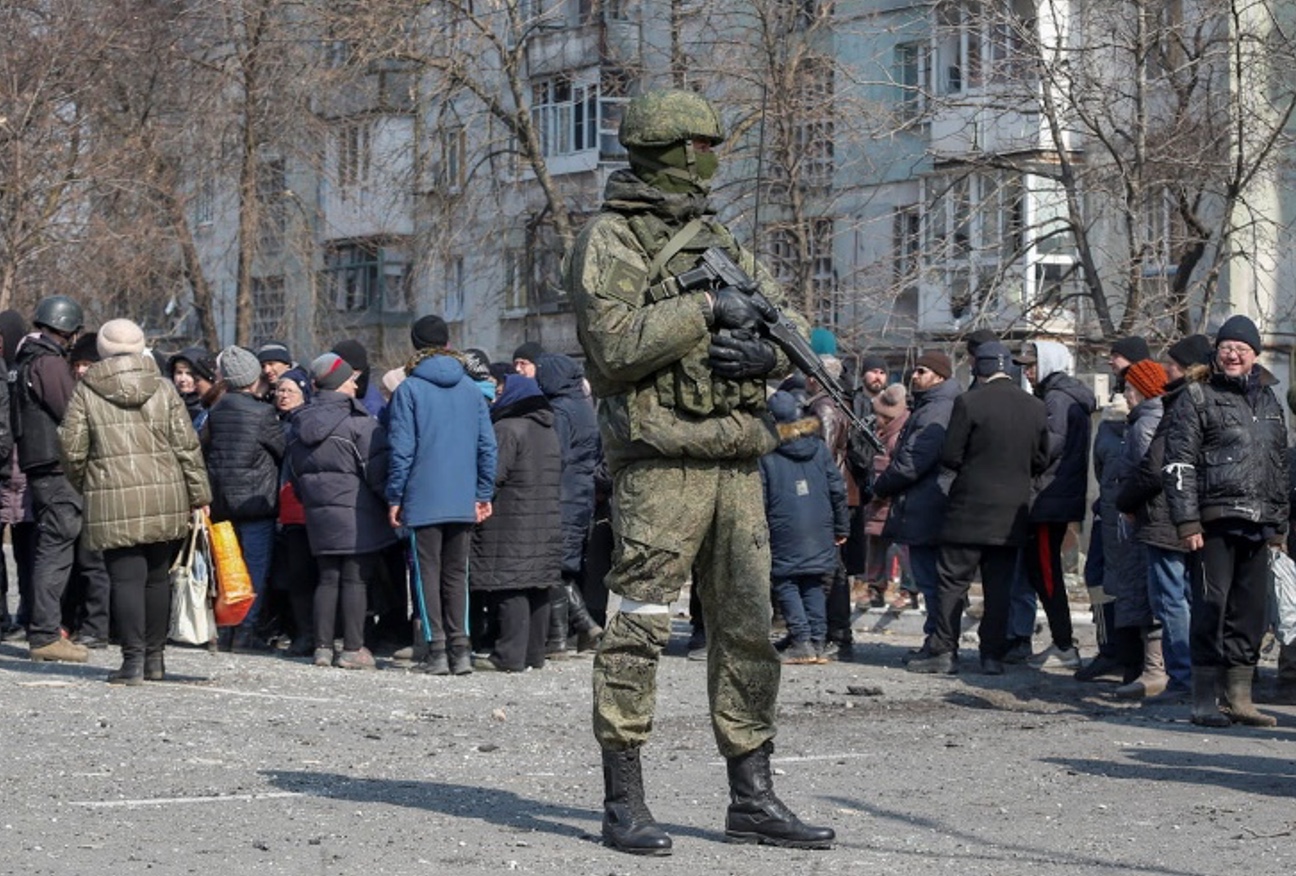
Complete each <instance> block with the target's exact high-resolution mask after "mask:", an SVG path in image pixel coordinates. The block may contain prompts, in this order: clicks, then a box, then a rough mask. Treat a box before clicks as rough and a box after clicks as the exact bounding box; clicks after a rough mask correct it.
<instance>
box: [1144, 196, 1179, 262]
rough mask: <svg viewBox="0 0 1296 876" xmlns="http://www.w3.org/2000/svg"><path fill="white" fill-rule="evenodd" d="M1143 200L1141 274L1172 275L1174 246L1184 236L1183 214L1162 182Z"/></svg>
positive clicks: (1175, 247) (1175, 246)
mask: <svg viewBox="0 0 1296 876" xmlns="http://www.w3.org/2000/svg"><path fill="white" fill-rule="evenodd" d="M1144 197H1145V200H1144V202H1143V246H1144V250H1143V251H1144V261H1143V273H1144V275H1145V276H1146V275H1149V274H1155V275H1159V276H1172V275H1174V274H1175V273H1176V271H1177V265H1176V262H1175V250H1176V249H1177V248H1178V247H1177V244H1178V243H1180V242H1182V241H1183V239H1184V231H1183V218H1182V217H1181V216H1180V215H1179V211H1178V210H1177V209H1176V205H1175V198H1174V193H1173V192H1171V190H1170V189H1169V188H1167V187H1165V186H1160V187H1157V188H1155V189H1153V190H1152V191H1149V192H1147V193H1146V195H1145V196H1144Z"/></svg>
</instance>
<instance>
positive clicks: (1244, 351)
mask: <svg viewBox="0 0 1296 876" xmlns="http://www.w3.org/2000/svg"><path fill="white" fill-rule="evenodd" d="M1215 349H1216V350H1217V351H1218V352H1219V354H1220V355H1221V356H1233V357H1235V358H1238V359H1245V358H1246V357H1247V355H1248V354H1253V353H1255V350H1252V349H1251V346H1250V345H1249V344H1220V345H1219V346H1218V347H1216V348H1215Z"/></svg>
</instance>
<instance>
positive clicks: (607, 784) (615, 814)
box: [603, 748, 671, 855]
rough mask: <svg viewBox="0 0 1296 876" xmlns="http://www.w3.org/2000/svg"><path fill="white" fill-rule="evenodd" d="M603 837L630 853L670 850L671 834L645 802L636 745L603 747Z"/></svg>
mask: <svg viewBox="0 0 1296 876" xmlns="http://www.w3.org/2000/svg"><path fill="white" fill-rule="evenodd" d="M603 841H604V842H605V843H607V844H608V845H609V846H611V847H612V848H614V849H616V850H617V851H619V852H629V853H630V854H632V855H669V854H670V853H671V838H670V837H669V836H668V835H667V834H666V831H664V830H662V829H661V827H659V826H658V824H657V822H656V820H654V819H653V817H652V813H651V812H649V811H648V804H647V803H645V802H644V789H643V771H642V769H641V768H640V764H639V749H637V748H628V749H626V750H625V751H608V750H607V749H604V751H603Z"/></svg>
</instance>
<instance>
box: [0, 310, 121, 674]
mask: <svg viewBox="0 0 1296 876" xmlns="http://www.w3.org/2000/svg"><path fill="white" fill-rule="evenodd" d="M32 322H33V323H34V324H35V326H36V328H37V329H38V330H39V334H37V335H34V336H28V337H27V338H25V339H24V340H23V342H22V344H21V345H20V346H19V348H18V354H17V362H16V366H17V368H16V370H17V376H16V380H15V381H14V398H13V403H14V406H15V414H16V416H15V417H14V422H15V423H16V431H17V438H18V441H17V444H18V462H19V465H21V466H22V470H23V473H24V474H26V475H27V485H28V488H29V489H30V490H31V496H32V510H33V512H34V514H35V516H36V550H35V555H34V557H33V561H32V565H33V567H34V572H33V577H32V608H31V618H30V621H29V623H28V627H27V644H28V646H29V648H30V652H29V653H30V655H31V659H32V660H35V661H38V662H39V661H45V660H62V661H66V662H70V663H84V662H85V661H86V659H87V657H88V652H87V650H86V648H85V647H83V646H82V645H81V644H77V643H74V642H72V641H70V640H69V639H68V638H67V635H66V633H65V631H64V630H63V629H62V627H61V626H60V623H61V621H62V608H61V604H60V603H61V601H62V598H63V591H64V590H65V589H66V588H67V584H68V577H69V575H70V574H71V572H72V568H73V565H74V564H75V565H77V566H79V567H80V569H81V571H82V574H83V575H84V576H85V577H86V580H87V586H86V606H85V609H86V624H85V625H84V626H83V627H82V630H81V634H82V636H83V637H86V638H88V639H90V640H97V641H107V638H108V594H109V590H110V585H109V583H108V573H107V571H106V570H105V568H104V564H103V555H102V554H99V553H97V552H95V551H90V550H85V549H83V548H82V546H81V542H80V534H81V515H82V504H81V494H80V493H78V492H77V491H76V490H75V489H74V488H73V487H72V484H71V483H69V482H68V479H67V476H66V475H64V474H63V468H62V465H61V464H60V462H59V440H58V425H59V423H61V422H62V421H63V414H64V413H65V412H66V411H67V405H68V401H69V400H70V399H71V398H72V390H73V389H74V388H75V384H76V382H75V380H74V379H73V376H72V367H71V365H70V363H69V362H68V359H67V351H68V348H70V347H71V346H72V343H73V341H75V340H76V336H77V334H78V333H79V332H80V331H81V327H82V313H81V306H80V305H79V304H77V303H76V302H75V301H73V300H72V299H71V298H68V297H67V296H65V295H51V296H50V297H48V298H44V299H42V300H41V302H40V303H39V304H37V305H36V314H35V316H34V317H33V319H32ZM92 643H93V641H88V642H87V644H92Z"/></svg>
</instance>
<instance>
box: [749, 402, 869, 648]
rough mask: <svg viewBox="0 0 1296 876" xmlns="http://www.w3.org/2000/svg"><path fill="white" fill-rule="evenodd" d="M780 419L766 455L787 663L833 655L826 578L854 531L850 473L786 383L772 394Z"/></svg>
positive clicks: (764, 474) (764, 475) (774, 574)
mask: <svg viewBox="0 0 1296 876" xmlns="http://www.w3.org/2000/svg"><path fill="white" fill-rule="evenodd" d="M769 409H770V412H771V413H772V414H773V415H774V419H775V420H776V421H777V422H778V432H779V438H780V440H781V442H782V443H780V445H779V447H778V449H777V450H775V451H774V452H772V453H767V454H766V455H765V456H762V457H761V460H760V471H761V482H762V483H763V484H764V486H765V516H766V518H767V519H768V521H769V529H770V555H771V560H772V563H771V566H770V578H771V582H772V584H773V586H774V594H775V597H776V598H777V599H778V603H779V608H780V610H781V611H782V612H783V619H784V621H786V623H787V629H788V641H787V642H786V644H787V647H786V648H785V649H784V651H783V662H784V663H794V664H795V663H827V662H828V661H827V660H826V659H824V658H823V656H822V654H823V649H824V645H825V642H826V640H827V636H828V614H827V607H826V606H825V604H824V580H825V578H827V579H831V578H832V576H833V575H834V574H835V573H836V571H837V547H838V546H839V545H841V544H842V543H843V542H845V541H846V537H847V536H848V535H849V534H850V511H849V509H848V508H847V507H846V481H845V480H843V478H842V476H841V471H840V470H838V468H837V464H836V463H835V462H834V461H833V457H832V453H831V451H829V450H828V445H827V444H826V443H825V442H824V440H823V437H822V436H821V435H820V434H819V433H820V429H821V428H822V427H821V424H820V420H819V418H818V417H815V416H810V417H802V416H801V407H800V405H799V404H797V400H796V397H795V396H793V395H792V394H791V393H789V392H785V391H782V390H780V391H779V392H776V393H774V395H772V396H771V397H770V400H769Z"/></svg>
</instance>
